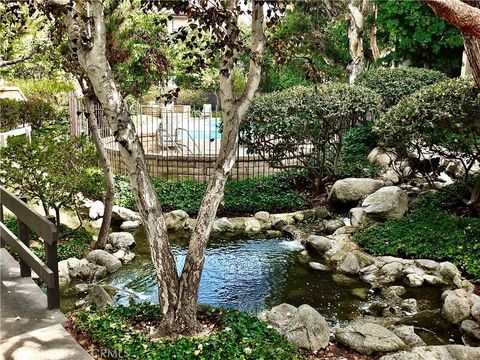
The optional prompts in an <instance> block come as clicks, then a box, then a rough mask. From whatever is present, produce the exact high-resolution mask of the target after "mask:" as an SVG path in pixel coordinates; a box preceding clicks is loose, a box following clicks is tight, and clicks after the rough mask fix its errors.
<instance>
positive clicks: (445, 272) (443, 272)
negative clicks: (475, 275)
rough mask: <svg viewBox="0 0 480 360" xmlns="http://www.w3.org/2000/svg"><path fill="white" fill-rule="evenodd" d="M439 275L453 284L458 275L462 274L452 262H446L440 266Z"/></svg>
mask: <svg viewBox="0 0 480 360" xmlns="http://www.w3.org/2000/svg"><path fill="white" fill-rule="evenodd" d="M438 273H439V274H440V276H441V277H442V278H443V279H445V280H447V281H449V282H451V281H452V280H453V278H454V277H455V276H456V275H459V274H460V271H458V269H457V267H456V266H455V265H453V264H452V263H451V262H448V261H445V262H442V263H441V264H440V267H439V269H438Z"/></svg>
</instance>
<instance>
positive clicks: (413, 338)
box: [391, 325, 426, 347]
mask: <svg viewBox="0 0 480 360" xmlns="http://www.w3.org/2000/svg"><path fill="white" fill-rule="evenodd" d="M391 330H392V332H393V333H394V334H395V335H397V336H398V337H399V338H400V339H402V340H403V342H404V343H405V344H406V345H407V346H409V347H416V346H425V345H426V344H425V341H423V340H422V338H421V337H420V336H418V335H417V334H416V333H415V329H414V327H413V326H411V325H401V326H394V327H393V328H392V329H391Z"/></svg>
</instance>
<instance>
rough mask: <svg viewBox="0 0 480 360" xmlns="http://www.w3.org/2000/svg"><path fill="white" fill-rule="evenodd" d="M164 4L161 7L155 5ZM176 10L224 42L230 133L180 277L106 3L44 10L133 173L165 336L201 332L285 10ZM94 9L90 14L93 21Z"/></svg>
mask: <svg viewBox="0 0 480 360" xmlns="http://www.w3.org/2000/svg"><path fill="white" fill-rule="evenodd" d="M155 3H157V5H158V4H159V2H155ZM167 3H169V4H171V5H172V6H175V7H177V8H179V7H180V8H181V10H182V11H183V12H184V13H185V14H186V15H187V16H188V17H189V18H191V19H192V20H193V18H195V22H194V23H192V24H193V25H191V26H193V27H201V28H202V30H203V31H206V32H207V31H210V33H211V34H212V35H213V36H215V37H216V39H217V42H216V44H217V49H218V51H219V52H220V53H221V54H220V59H221V60H220V97H221V101H222V111H223V132H222V140H221V145H220V151H219V154H218V158H217V161H216V164H215V168H214V170H213V172H212V175H211V177H210V181H209V184H208V188H207V192H206V194H205V197H204V199H203V201H202V205H201V207H200V210H199V214H198V217H197V221H196V225H195V227H194V230H193V233H192V236H191V239H190V243H189V248H188V253H187V256H186V261H185V265H184V267H183V270H182V272H181V273H180V274H178V273H177V269H176V264H175V259H174V256H173V253H172V249H171V247H170V242H169V239H168V233H167V228H166V223H165V219H164V217H163V212H162V207H161V204H160V203H159V201H158V198H157V196H156V193H155V189H154V187H153V185H152V181H151V178H150V175H149V173H148V168H147V166H146V163H145V156H144V150H143V147H142V144H141V142H140V140H139V138H138V136H137V134H136V132H135V127H134V125H133V122H132V119H131V117H130V114H129V112H128V107H127V104H126V102H125V100H124V98H123V96H122V94H121V92H120V90H119V87H118V84H117V82H116V80H115V78H114V75H113V73H112V69H111V66H110V63H109V61H108V58H107V55H106V51H107V48H106V45H107V42H106V28H105V15H104V8H103V2H102V1H101V0H90V1H80V0H79V1H69V0H47V1H43V2H41V5H42V8H43V10H44V11H46V12H47V13H49V14H50V16H52V17H54V18H55V19H56V20H58V22H59V24H61V27H60V28H61V29H62V30H63V31H64V32H65V34H66V35H67V36H68V40H69V46H70V48H71V50H72V52H73V53H74V55H75V57H76V58H77V60H78V62H79V64H80V66H81V68H82V69H83V70H84V72H85V75H86V77H87V78H88V80H89V82H90V83H91V85H92V88H93V90H94V93H95V95H96V97H97V98H98V100H99V101H100V103H101V105H102V107H103V111H104V113H105V116H106V119H107V121H108V124H109V126H110V128H111V130H112V132H113V134H114V137H115V140H116V141H117V143H118V145H119V148H120V152H121V154H122V157H123V160H124V162H125V165H126V167H127V170H128V173H129V179H130V184H131V187H132V190H133V193H134V195H135V200H136V205H137V208H138V210H139V212H140V215H141V218H142V221H143V223H144V226H145V232H146V235H147V238H148V241H149V244H150V249H151V256H152V261H153V264H154V266H155V270H156V273H157V281H158V286H159V303H160V309H161V312H162V314H163V321H162V325H161V327H160V329H159V330H158V332H157V335H171V334H192V333H195V332H197V331H198V330H199V325H198V321H197V318H196V313H197V299H198V291H199V284H200V278H201V274H202V270H203V266H204V261H205V249H206V246H207V242H208V238H209V235H210V231H211V229H212V225H213V221H214V219H215V215H216V212H217V209H218V206H219V204H220V202H221V200H222V198H223V194H224V187H225V183H226V181H227V178H228V177H229V175H230V172H231V170H232V167H233V165H234V163H235V159H236V153H237V148H238V133H239V126H240V122H241V120H242V118H243V116H244V114H245V112H246V110H247V108H248V105H249V104H250V102H251V101H252V99H253V96H254V93H255V91H256V90H257V88H258V85H259V82H260V73H261V63H262V57H263V53H264V48H265V25H266V24H269V23H267V22H266V17H265V15H264V11H265V10H266V11H267V17H268V16H271V17H277V16H278V11H276V10H275V9H272V6H276V5H278V4H268V3H267V2H265V1H252V4H251V9H249V10H245V9H244V8H243V7H241V6H240V4H239V2H237V1H233V0H230V1H226V2H225V1H217V0H215V1H213V0H210V1H203V0H199V1H197V2H187V1H182V2H161V4H167ZM87 8H88V14H87ZM241 14H245V15H249V16H250V18H251V22H250V24H251V25H250V26H251V34H250V42H249V45H246V44H245V42H244V41H243V39H244V34H243V33H242V32H241V30H240V27H239V17H240V15H241ZM242 53H243V54H247V55H248V56H249V57H250V63H249V69H248V74H247V81H246V89H245V91H244V92H243V93H242V94H240V95H239V96H238V95H236V94H234V92H233V90H232V72H233V69H234V67H235V64H236V63H237V61H238V57H239V56H240V55H241V54H242Z"/></svg>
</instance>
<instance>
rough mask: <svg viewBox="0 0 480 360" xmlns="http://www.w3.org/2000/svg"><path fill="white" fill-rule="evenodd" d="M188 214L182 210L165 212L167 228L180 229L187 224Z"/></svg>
mask: <svg viewBox="0 0 480 360" xmlns="http://www.w3.org/2000/svg"><path fill="white" fill-rule="evenodd" d="M188 219H189V216H188V214H187V213H186V212H185V211H183V210H173V211H170V212H169V213H166V214H165V222H166V224H167V229H168V230H181V229H184V228H186V227H187V226H188Z"/></svg>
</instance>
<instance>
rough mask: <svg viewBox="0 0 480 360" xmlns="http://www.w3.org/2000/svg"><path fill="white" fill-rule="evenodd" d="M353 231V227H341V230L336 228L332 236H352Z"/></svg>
mask: <svg viewBox="0 0 480 360" xmlns="http://www.w3.org/2000/svg"><path fill="white" fill-rule="evenodd" d="M355 231H356V229H355V227H354V226H342V227H341V228H338V229H337V230H335V232H334V233H333V234H332V236H337V235H350V234H353V233H354V232H355Z"/></svg>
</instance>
